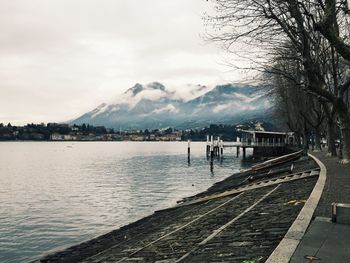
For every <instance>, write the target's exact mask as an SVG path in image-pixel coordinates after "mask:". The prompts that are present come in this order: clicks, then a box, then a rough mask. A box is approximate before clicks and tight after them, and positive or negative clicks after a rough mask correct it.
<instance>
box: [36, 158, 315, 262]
mask: <svg viewBox="0 0 350 263" xmlns="http://www.w3.org/2000/svg"><path fill="white" fill-rule="evenodd" d="M309 161H310V160H309ZM309 161H306V162H309ZM302 162H305V160H303V161H302ZM302 162H300V163H302ZM304 165H305V164H304ZM300 166H301V168H300V167H299V169H304V168H305V167H304V168H302V166H303V165H300ZM313 167H315V166H313ZM249 170H250V171H251V169H248V171H249ZM248 173H249V172H248ZM238 175H247V171H244V172H241V173H238V174H234V175H231V176H229V177H228V178H226V179H225V180H223V181H220V182H218V183H216V184H214V185H213V186H212V187H210V188H209V189H208V190H207V191H205V192H207V194H210V193H211V192H212V193H215V192H216V193H217V192H218V186H220V184H221V185H223V188H222V189H220V191H221V192H222V191H223V190H225V189H226V190H227V188H232V187H233V188H235V186H237V185H238V182H239V181H241V179H242V178H241V177H240V176H238ZM312 178H314V177H310V179H307V178H306V179H297V180H296V181H290V182H289V181H286V182H285V183H281V184H278V186H279V185H291V186H293V185H299V182H301V181H302V180H306V181H305V182H308V180H311V179H312ZM278 180H280V179H278ZM312 180H313V179H312ZM228 182H229V185H228ZM310 182H311V181H310ZM270 184H271V183H270ZM307 185H309V183H308V184H307ZM312 185H313V183H312ZM247 186H248V188H249V184H248V185H247ZM247 186H244V187H247ZM269 187H270V186H269V184H267V185H266V187H262V188H261V189H260V190H259V189H256V188H254V187H253V188H252V190H249V191H248V190H245V191H243V192H242V193H243V194H245V195H247V194H249V196H250V192H251V193H252V196H251V198H253V199H255V198H257V197H258V196H259V195H260V194H253V193H254V191H255V192H256V191H257V193H260V192H259V191H263V192H264V191H265V190H264V189H270V191H271V187H272V186H271V187H270V188H269ZM299 187H301V188H304V187H303V186H299ZM219 188H220V187H219ZM236 188H237V187H236ZM277 188H278V187H277ZM282 188H283V191H282V190H277V189H276V190H274V191H277V192H279V191H282V192H281V194H282V196H279V195H278V196H279V197H278V198H284V197H283V196H284V191H289V190H288V189H284V186H283V187H282ZM282 188H281V189H282ZM312 189H313V187H312ZM304 190H305V189H304ZM304 190H302V189H298V188H297V190H296V192H298V191H304ZM306 190H307V189H306ZM310 190H311V189H310ZM307 191H309V190H307ZM205 192H203V193H205ZM203 193H200V194H203ZM212 193H211V194H212ZM268 193H269V192H267V193H265V195H267V194H268ZM200 194H198V195H200ZM271 194H273V193H271ZM300 194H302V193H300ZM269 195H270V194H269ZM231 196H232V195H231ZM263 197H264V195H263V196H261V198H262V200H261V202H263V201H264V199H265V198H267V196H266V197H264V198H263ZM227 198H231V197H229V196H228V197H224V198H219V199H217V200H209V201H208V202H211V203H213V205H217V204H219V203H221V202H223V200H226V199H227ZM237 198H238V197H237ZM253 199H252V200H253ZM217 202H218V203H217ZM255 202H257V200H256V201H255ZM205 204H206V203H205ZM259 204H260V203H258V204H255V206H257V207H259ZM221 205H222V204H221ZM247 205H248V204H247ZM277 205H278V206H280V205H282V207H283V208H284V209H285V207H284V203H283V204H280V203H278V204H277ZM206 206H207V205H203V203H200V204H198V205H185V206H183V205H182V206H180V207H179V206H175V207H170V208H167V209H164V210H160V211H156V212H154V214H151V215H150V216H147V217H145V218H142V219H140V220H138V221H136V222H133V223H130V224H128V225H125V226H123V227H121V228H119V229H116V230H114V231H112V232H109V233H107V234H105V235H102V236H100V237H97V238H95V239H92V240H90V241H87V242H84V243H81V244H78V245H76V246H73V247H70V248H67V249H65V250H63V251H60V252H56V253H53V254H50V255H48V256H46V257H43V258H42V259H41V262H56V261H57V262H58V261H60V262H61V261H62V260H63V262H65V261H72V260H73V259H74V260H73V261H74V262H75V261H80V260H82V259H83V258H89V257H91V256H93V255H94V256H96V255H99V254H100V253H102V254H103V252H104V251H106V249H107V250H108V249H110V248H111V247H113V246H115V242H117V243H118V242H119V243H120V242H121V244H124V243H125V242H126V243H127V242H131V241H129V239H130V240H132V239H135V234H136V233H138V235H136V236H139V238H137V239H136V241H135V240H134V242H137V241H139V240H140V239H143V238H146V240H148V239H147V238H149V235H151V236H152V235H157V234H156V233H158V232H159V231H160V233H162V232H163V231H164V230H161V229H163V228H164V226H163V227H162V226H161V225H163V224H164V222H167V223H168V224H170V225H168V226H167V227H165V229H168V228H169V227H170V229H172V227H173V228H174V227H175V229H178V228H179V222H181V220H185V219H184V218H183V217H182V214H183V213H185V214H186V213H188V211H187V210H188V209H190V208H191V209H197V208H198V209H199V210H200V211H202V210H201V209H204V210H203V211H206V210H205V209H208V208H207V207H206ZM219 206H220V204H219ZM255 206H254V207H253V208H251V209H253V210H254V209H255ZM297 208H298V209H297V210H298V211H300V210H299V208H300V209H301V207H300V205H299V206H298V207H297ZM220 209H221V208H220ZM237 209H238V208H237ZM239 209H243V208H239ZM297 210H295V211H297ZM249 211H250V210H249ZM249 211H247V212H246V213H248V212H249ZM287 211H289V210H287ZM192 212H193V211H192ZM197 212H198V211H197ZM207 212H208V211H207ZM168 213H170V214H173V215H175V216H177V217H179V218H178V222H174V221H172V220H170V219H169V216H168V215H167V214H168ZM211 213H214V212H211ZM293 213H294V212H293ZM198 214H201V213H200V212H198ZM204 214H206V213H204ZM202 215H203V214H202ZM212 216H214V215H212ZM222 216H224V214H220V215H216V217H215V218H217V219H219V221H220V220H223V219H221V217H222ZM295 216H296V215H295ZM162 217H165V219H164V220H161V221H160V222H162V223H160V222H159V223H158V224H157V223H154V222H158V221H159V218H162ZM224 218H225V216H224ZM291 218H294V216H291V215H290V218H286V219H285V220H286V222H287V221H288V228H287V227H285V226H284V227H283V231H282V230H280V232H278V233H279V236H280V237H279V238H281V239H282V238H283V236H284V235H282V233H284V231H287V230H288V229H289V224H291V223H292V222H290V220H291ZM157 220H158V221H157ZM167 220H168V221H167ZM169 220H170V221H169ZM237 220H238V219H237ZM241 220H242V219H241ZM293 221H294V219H293ZM152 222H153V223H152ZM187 223H188V222H187ZM203 224H204V225H206V224H208V222H206V221H205V222H203ZM232 224H233V223H232ZM173 225H175V226H173ZM140 226H142V227H141V228H140ZM176 226H177V228H176ZM185 226H186V228H187V227H190V226H187V225H186V224H185ZM215 226H219V225H218V224H217V223H215V224H214V225H213V226H211V227H214V228H215ZM191 227H194V226H191ZM146 228H148V229H149V228H151V229H153V230H152V231H148V232H147V230H145V229H146ZM159 228H160V229H159ZM135 229H137V232H136V233H134V232H135ZM284 229H285V230H284ZM180 230H181V231H182V228H181V227H180ZM180 230H177V232H179V231H180ZM274 231H275V230H274ZM177 232H176V233H177ZM123 233H124V234H123ZM125 233H128V234H127V235H125ZM133 233H134V234H133ZM170 233H172V232H170ZM208 233H210V231H209V232H208ZM168 234H169V233H168ZM174 234H175V233H172V235H174ZM140 235H141V237H140ZM118 236H120V238H119V239H118ZM168 236H169V235H168ZM168 236H166V237H163V238H162V239H161V240H163V239H166V238H168ZM186 237H187V235H186ZM153 239H154V238H153ZM118 240H119V241H118ZM150 240H152V238H151V239H150ZM154 240H156V241H157V239H154ZM154 240H153V241H152V242H154ZM194 240H196V241H194V242H195V243H196V242H197V243H198V242H199V241H200V239H198V238H195V239H194ZM273 240H275V239H273ZM145 242H146V241H145ZM152 242H151V243H152ZM157 242H158V241H157ZM176 242H180V241H179V240H177V241H176ZM259 242H260V241H259ZM271 242H272V241H271ZM146 243H147V242H146ZM275 243H276V241H273V244H275ZM278 243H279V242H278ZM278 243H277V244H276V246H277V245H278ZM271 244H272V243H271ZM271 246H273V247H274V246H275V245H271ZM147 248H148V246H147V247H146V248H144V249H145V250H147ZM144 249H142V252H143V250H144ZM197 249H199V248H197ZM134 252H135V251H134ZM137 253H138V252H137ZM137 253H136V254H137ZM140 253H141V251H140ZM261 253H262V252H261ZM271 253H272V251H271ZM186 257H187V256H186ZM191 257H192V255H191ZM69 258H71V259H69ZM101 260H104V259H101ZM140 262H143V261H140ZM152 262H153V261H152Z"/></svg>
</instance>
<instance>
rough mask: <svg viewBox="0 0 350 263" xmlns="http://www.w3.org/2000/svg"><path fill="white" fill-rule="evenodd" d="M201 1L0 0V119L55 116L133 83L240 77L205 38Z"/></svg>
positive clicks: (72, 113) (71, 114) (80, 109)
mask: <svg viewBox="0 0 350 263" xmlns="http://www.w3.org/2000/svg"><path fill="white" fill-rule="evenodd" d="M211 5H212V4H211V3H210V1H209V2H207V1H205V0H149V1H144V0H30V1H28V0H0V89H1V96H0V122H3V123H7V122H11V123H13V124H25V123H28V122H34V123H38V122H45V123H46V122H53V121H56V122H60V121H66V120H69V119H73V118H76V117H78V116H79V115H80V114H82V113H85V112H86V111H90V110H92V109H93V108H94V107H96V106H97V105H99V104H100V103H102V102H105V101H108V100H109V99H110V98H111V97H116V96H117V95H118V94H121V93H122V92H123V91H125V90H126V89H128V88H130V87H131V86H133V85H134V84H135V83H136V82H139V83H143V84H146V83H148V82H152V81H159V82H161V83H163V84H164V85H166V86H172V87H181V86H185V85H186V84H204V85H213V84H217V83H226V82H229V81H236V82H237V81H240V78H241V76H240V74H239V73H238V72H235V71H232V70H230V68H229V67H227V66H225V65H224V57H225V53H224V52H222V51H221V49H220V48H219V47H218V46H217V45H215V44H213V43H207V42H206V41H204V40H203V38H202V37H201V35H203V33H204V32H205V27H204V22H203V21H202V17H203V15H204V12H205V11H209V12H210V9H211Z"/></svg>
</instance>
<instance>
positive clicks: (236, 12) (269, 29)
mask: <svg viewBox="0 0 350 263" xmlns="http://www.w3.org/2000/svg"><path fill="white" fill-rule="evenodd" d="M213 1H214V2H215V6H216V12H217V15H216V16H212V17H210V19H209V21H211V23H212V25H214V28H217V29H219V30H218V31H216V33H214V34H212V35H211V39H212V40H214V41H221V42H223V43H225V45H226V47H227V48H228V49H229V48H230V47H231V46H232V44H233V43H235V42H236V41H243V42H245V43H247V44H255V45H257V44H259V45H260V46H261V47H262V48H264V49H265V50H273V49H274V48H276V47H279V46H280V45H283V43H285V42H286V40H288V41H287V42H289V43H291V45H292V47H293V49H295V50H296V53H297V57H298V58H300V59H301V65H302V73H303V75H304V76H303V77H304V79H305V83H304V86H305V89H306V90H307V93H311V94H313V95H314V96H316V97H317V98H319V101H320V102H322V103H323V102H324V101H325V103H326V104H331V105H332V108H333V109H334V111H335V113H336V114H337V116H338V118H339V120H340V123H341V130H342V134H343V136H344V159H343V163H349V161H350V114H349V108H348V104H347V103H346V100H345V99H344V97H346V95H345V94H346V92H348V89H349V87H350V78H349V77H346V76H345V77H344V76H343V77H342V78H339V76H337V81H335V80H333V86H332V88H331V89H329V85H327V84H328V83H327V78H334V77H332V74H328V73H329V72H325V68H326V67H324V66H323V64H322V63H323V61H324V59H323V57H322V52H325V51H326V50H327V48H322V49H320V45H322V46H323V47H327V43H328V46H329V47H330V48H332V49H333V51H334V52H336V53H337V54H340V55H341V56H343V58H347V50H348V49H347V48H348V46H347V44H346V41H347V40H344V39H341V38H340V37H339V32H343V31H340V30H339V25H340V24H342V23H346V22H347V21H346V19H347V13H346V12H345V11H344V15H343V16H339V15H337V14H338V13H337V12H338V9H337V7H336V9H335V10H334V8H335V7H334V6H335V5H334V2H335V1H332V0H326V1H325V3H323V1H322V0H309V1H297V0H289V1H281V0H246V1H240V0H213ZM343 2H344V1H343ZM345 2H346V1H345ZM339 6H342V7H344V4H339ZM346 6H348V5H347V3H346ZM347 12H348V11H347ZM334 13H335V14H336V15H334ZM329 21H331V22H329ZM339 21H341V23H340V22H339ZM329 23H331V25H332V27H333V28H332V30H330V32H328V31H329V30H327V29H325V28H326V27H327V25H329ZM345 31H346V30H345ZM320 32H321V33H320ZM334 35H335V36H338V38H337V39H335V38H334ZM272 53H273V52H272ZM327 54H328V52H327ZM338 71H339V68H336V72H338ZM329 116H331V115H329Z"/></svg>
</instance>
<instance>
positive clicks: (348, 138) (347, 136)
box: [335, 98, 350, 164]
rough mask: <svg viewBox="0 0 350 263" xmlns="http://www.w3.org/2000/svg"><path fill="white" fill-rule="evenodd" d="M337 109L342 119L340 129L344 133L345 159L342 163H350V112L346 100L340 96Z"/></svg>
mask: <svg viewBox="0 0 350 263" xmlns="http://www.w3.org/2000/svg"><path fill="white" fill-rule="evenodd" d="M335 109H336V111H337V113H338V117H339V120H340V129H341V132H342V135H343V139H344V140H343V147H344V148H343V159H342V160H341V163H342V164H348V163H350V114H349V111H348V108H347V105H346V104H345V102H344V100H343V99H341V98H339V99H338V101H337V103H336V108H335Z"/></svg>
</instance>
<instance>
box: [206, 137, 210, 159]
mask: <svg viewBox="0 0 350 263" xmlns="http://www.w3.org/2000/svg"><path fill="white" fill-rule="evenodd" d="M209 154H210V142H209V135H207V156H209Z"/></svg>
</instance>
